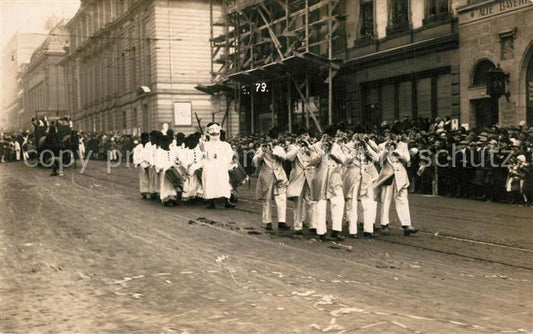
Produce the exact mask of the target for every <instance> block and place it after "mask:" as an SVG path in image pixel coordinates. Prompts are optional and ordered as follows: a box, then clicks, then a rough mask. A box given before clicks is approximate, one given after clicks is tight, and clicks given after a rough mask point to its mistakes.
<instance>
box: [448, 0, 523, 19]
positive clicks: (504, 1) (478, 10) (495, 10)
mask: <svg viewBox="0 0 533 334" xmlns="http://www.w3.org/2000/svg"><path fill="white" fill-rule="evenodd" d="M485 3H486V2H485ZM527 5H533V0H499V1H490V2H489V3H488V4H485V5H483V3H480V4H477V5H470V6H465V7H462V8H458V9H457V11H458V13H459V14H467V13H468V15H465V16H464V18H463V20H464V21H473V20H478V19H482V18H485V17H489V16H493V15H497V14H501V13H504V12H508V11H512V10H514V9H517V8H520V7H525V6H527Z"/></svg>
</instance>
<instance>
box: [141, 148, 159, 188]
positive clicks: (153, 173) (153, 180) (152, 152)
mask: <svg viewBox="0 0 533 334" xmlns="http://www.w3.org/2000/svg"><path fill="white" fill-rule="evenodd" d="M145 148H146V150H147V151H148V152H147V153H146V154H147V156H148V158H149V162H150V170H149V178H150V185H149V191H150V193H151V194H154V195H158V194H159V188H160V186H159V184H160V178H159V173H158V172H157V169H156V166H155V164H156V151H157V146H156V145H155V144H152V143H150V142H149V143H147V144H146V145H145Z"/></svg>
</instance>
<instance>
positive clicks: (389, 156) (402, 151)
mask: <svg viewBox="0 0 533 334" xmlns="http://www.w3.org/2000/svg"><path fill="white" fill-rule="evenodd" d="M380 149H381V152H380V159H384V165H383V168H382V169H381V172H380V173H379V177H378V179H377V180H376V182H375V184H374V187H376V188H379V190H381V212H380V223H381V225H382V226H387V225H388V224H389V222H390V220H389V211H390V205H391V202H392V199H393V198H394V206H395V207H396V213H397V214H398V218H399V219H400V223H401V225H402V226H403V227H409V226H411V216H410V213H409V201H408V199H407V191H408V189H409V177H408V175H407V171H406V169H405V167H404V165H403V164H404V163H408V162H409V161H410V160H411V157H410V156H409V149H408V147H407V144H406V143H403V142H399V143H398V145H397V147H396V149H394V150H393V151H388V150H387V149H386V148H385V146H384V145H381V147H380Z"/></svg>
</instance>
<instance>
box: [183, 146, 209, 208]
mask: <svg viewBox="0 0 533 334" xmlns="http://www.w3.org/2000/svg"><path fill="white" fill-rule="evenodd" d="M179 159H180V161H182V164H183V165H184V166H185V167H186V169H187V172H188V175H187V179H186V180H185V182H184V184H183V195H182V197H183V199H190V198H196V197H202V194H203V190H202V180H201V179H200V176H199V175H198V172H197V171H198V170H199V169H200V168H202V166H203V163H204V159H203V154H202V151H201V150H200V148H199V147H198V146H196V147H195V148H194V149H189V148H184V149H183V155H181V156H180V158H179Z"/></svg>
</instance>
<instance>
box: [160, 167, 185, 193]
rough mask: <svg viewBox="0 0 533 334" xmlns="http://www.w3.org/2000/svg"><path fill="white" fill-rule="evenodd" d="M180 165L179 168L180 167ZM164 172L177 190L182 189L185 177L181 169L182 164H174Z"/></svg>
mask: <svg viewBox="0 0 533 334" xmlns="http://www.w3.org/2000/svg"><path fill="white" fill-rule="evenodd" d="M180 167H181V169H180ZM165 174H166V175H167V176H168V178H169V179H170V182H172V184H173V185H174V187H176V189H177V190H178V191H182V190H183V183H184V182H185V180H186V179H187V177H186V176H185V175H186V174H185V172H184V171H183V166H174V167H172V168H169V169H167V170H166V171H165Z"/></svg>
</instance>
